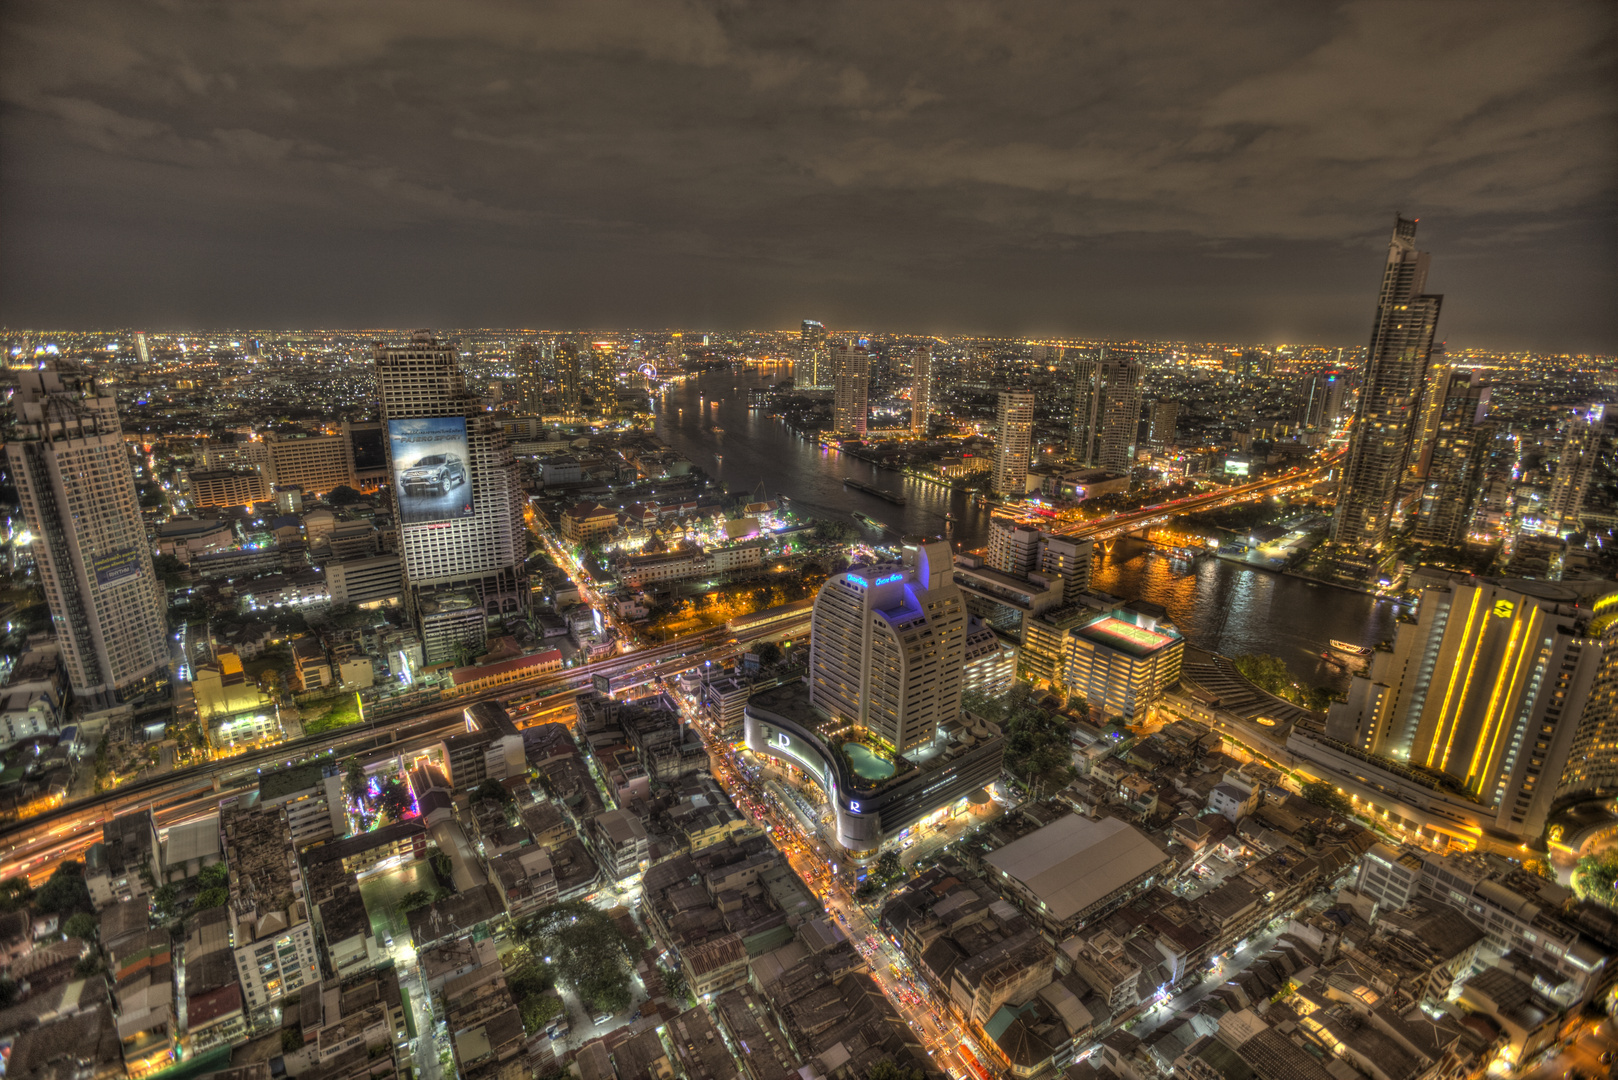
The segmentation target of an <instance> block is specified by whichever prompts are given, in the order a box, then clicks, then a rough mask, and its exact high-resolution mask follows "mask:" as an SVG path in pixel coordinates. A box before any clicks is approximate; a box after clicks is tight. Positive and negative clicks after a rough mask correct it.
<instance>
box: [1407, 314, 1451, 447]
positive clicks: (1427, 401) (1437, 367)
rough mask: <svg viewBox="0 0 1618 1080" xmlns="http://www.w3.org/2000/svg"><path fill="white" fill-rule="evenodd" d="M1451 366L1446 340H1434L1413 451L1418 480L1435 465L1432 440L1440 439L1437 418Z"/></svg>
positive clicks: (1447, 388)
mask: <svg viewBox="0 0 1618 1080" xmlns="http://www.w3.org/2000/svg"><path fill="white" fill-rule="evenodd" d="M1452 369H1453V368H1452V365H1451V364H1449V363H1448V362H1447V360H1446V359H1445V355H1444V343H1443V342H1442V341H1435V342H1433V347H1432V351H1431V352H1429V353H1428V354H1427V390H1426V393H1424V394H1423V395H1422V400H1421V431H1420V432H1418V433H1417V435H1416V444H1415V446H1413V447H1412V448H1411V451H1410V468H1411V470H1412V471H1414V472H1415V474H1416V476H1417V477H1418V478H1419V479H1426V477H1427V470H1428V469H1429V468H1430V467H1431V466H1432V456H1433V442H1434V441H1435V440H1436V439H1437V438H1438V421H1439V417H1440V416H1441V415H1442V414H1443V411H1444V395H1446V394H1447V393H1449V373H1450V371H1451V370H1452Z"/></svg>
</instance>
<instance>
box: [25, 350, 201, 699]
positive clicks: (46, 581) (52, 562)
mask: <svg viewBox="0 0 1618 1080" xmlns="http://www.w3.org/2000/svg"><path fill="white" fill-rule="evenodd" d="M11 407H12V410H13V412H14V413H15V415H16V419H17V427H16V429H15V435H14V437H13V438H12V439H11V440H10V441H8V442H7V444H6V457H7V459H8V460H9V462H10V464H11V475H12V477H13V478H14V479H15V481H16V484H17V496H18V501H19V502H20V503H21V504H22V511H23V518H24V520H26V521H27V522H28V531H29V532H31V533H32V534H33V547H32V551H33V555H34V561H35V563H36V564H37V565H38V567H39V574H40V583H41V584H42V585H43V586H44V590H45V601H46V603H47V604H49V606H50V611H51V624H52V627H53V629H54V630H55V631H56V637H57V641H58V643H59V644H60V645H61V649H62V661H63V663H64V664H65V665H66V667H67V674H68V679H69V680H70V681H71V683H72V685H73V693H74V695H75V696H76V697H77V698H78V699H79V701H80V702H81V703H82V704H83V707H84V708H85V709H87V710H88V711H91V712H98V711H102V710H105V709H111V708H115V707H117V706H120V705H125V704H129V703H132V702H134V701H135V700H136V699H138V698H139V697H140V696H141V695H143V694H145V693H147V692H149V691H152V690H155V689H158V688H160V687H161V686H162V685H163V684H164V683H165V682H166V680H167V677H168V658H169V649H168V622H167V619H166V615H165V604H164V596H163V587H162V585H161V583H160V582H159V581H158V580H157V575H156V574H155V573H153V571H152V556H151V548H150V544H149V543H148V541H147V539H146V528H145V525H144V524H143V523H142V521H141V516H140V501H139V499H138V498H137V496H136V494H135V480H134V474H133V472H132V471H131V468H130V460H129V450H128V449H127V448H126V447H125V445H124V436H123V429H122V427H121V426H120V425H119V422H118V406H117V401H116V399H115V398H113V397H112V396H111V395H108V394H102V393H101V391H100V389H99V388H98V387H97V386H96V384H95V381H94V380H93V379H92V378H91V377H90V375H89V373H88V372H87V371H85V370H84V369H82V368H79V367H77V366H76V365H69V364H67V363H65V362H64V363H58V364H57V365H56V366H55V367H53V368H49V369H43V370H28V371H20V372H18V373H17V389H16V391H15V393H14V394H13V396H12V399H11Z"/></svg>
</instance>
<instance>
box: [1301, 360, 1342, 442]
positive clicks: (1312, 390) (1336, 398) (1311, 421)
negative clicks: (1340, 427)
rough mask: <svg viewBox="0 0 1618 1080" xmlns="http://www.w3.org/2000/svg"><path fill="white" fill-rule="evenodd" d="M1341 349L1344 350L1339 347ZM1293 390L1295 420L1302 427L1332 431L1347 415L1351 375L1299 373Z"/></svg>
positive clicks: (1317, 372) (1318, 372)
mask: <svg viewBox="0 0 1618 1080" xmlns="http://www.w3.org/2000/svg"><path fill="white" fill-rule="evenodd" d="M1339 351H1341V350H1339ZM1294 386H1295V388H1294V390H1293V394H1294V396H1293V411H1292V421H1293V423H1294V424H1296V425H1297V426H1298V427H1303V428H1314V429H1315V430H1318V431H1330V430H1332V429H1333V428H1335V427H1336V426H1337V421H1338V419H1339V418H1340V417H1341V416H1342V415H1343V402H1344V400H1345V397H1346V395H1347V392H1348V376H1347V375H1346V374H1345V373H1343V372H1341V371H1311V372H1310V373H1308V374H1307V375H1300V376H1298V379H1297V382H1296V383H1295V384H1294Z"/></svg>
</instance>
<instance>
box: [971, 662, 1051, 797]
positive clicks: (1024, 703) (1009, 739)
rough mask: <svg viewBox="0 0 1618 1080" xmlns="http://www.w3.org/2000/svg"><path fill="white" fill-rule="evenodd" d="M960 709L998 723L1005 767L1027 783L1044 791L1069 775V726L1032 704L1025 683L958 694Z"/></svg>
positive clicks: (1029, 690) (1047, 791)
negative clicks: (1003, 742)
mask: <svg viewBox="0 0 1618 1080" xmlns="http://www.w3.org/2000/svg"><path fill="white" fill-rule="evenodd" d="M961 708H962V710H964V711H966V712H969V713H972V714H974V715H976V716H981V717H983V718H984V719H985V720H988V721H990V722H992V723H995V724H998V725H1000V730H1001V731H1003V732H1004V733H1005V737H1006V768H1007V769H1009V770H1010V771H1011V774H1012V775H1013V776H1015V777H1016V778H1017V779H1018V780H1021V781H1022V782H1023V783H1024V784H1027V785H1029V786H1030V787H1035V786H1038V787H1039V788H1041V789H1043V790H1044V791H1045V792H1046V793H1047V794H1049V793H1050V792H1052V791H1054V790H1056V789H1057V788H1059V787H1062V786H1063V785H1065V784H1066V783H1067V782H1068V781H1069V780H1071V779H1072V778H1073V747H1072V741H1071V739H1072V734H1071V726H1070V725H1069V724H1068V722H1067V720H1066V719H1064V718H1063V717H1062V716H1061V715H1059V714H1057V715H1053V714H1051V713H1048V712H1046V711H1045V710H1044V709H1041V708H1040V707H1039V706H1038V705H1035V704H1034V699H1033V691H1032V689H1031V688H1029V687H1027V686H1025V685H1018V686H1016V687H1013V688H1012V691H1011V693H1009V694H1002V695H999V696H991V695H989V694H985V693H982V692H981V691H971V692H968V693H965V694H962V695H961Z"/></svg>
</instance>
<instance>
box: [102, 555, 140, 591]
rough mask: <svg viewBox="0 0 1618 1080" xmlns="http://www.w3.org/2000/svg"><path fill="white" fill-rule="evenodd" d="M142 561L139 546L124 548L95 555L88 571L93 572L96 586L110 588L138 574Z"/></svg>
mask: <svg viewBox="0 0 1618 1080" xmlns="http://www.w3.org/2000/svg"><path fill="white" fill-rule="evenodd" d="M142 561H143V560H142V559H141V550H140V548H125V549H124V550H122V551H113V552H109V553H108V554H105V555H97V556H95V557H94V558H92V559H91V560H90V572H91V573H93V574H95V579H96V588H98V589H110V588H112V586H114V585H121V584H123V583H124V582H126V581H128V580H129V579H130V578H132V577H138V576H140V568H141V563H142Z"/></svg>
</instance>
